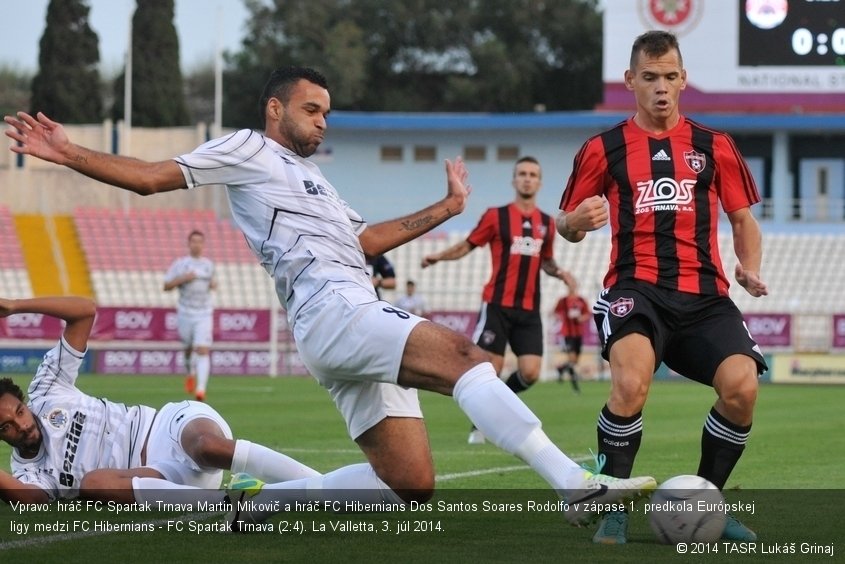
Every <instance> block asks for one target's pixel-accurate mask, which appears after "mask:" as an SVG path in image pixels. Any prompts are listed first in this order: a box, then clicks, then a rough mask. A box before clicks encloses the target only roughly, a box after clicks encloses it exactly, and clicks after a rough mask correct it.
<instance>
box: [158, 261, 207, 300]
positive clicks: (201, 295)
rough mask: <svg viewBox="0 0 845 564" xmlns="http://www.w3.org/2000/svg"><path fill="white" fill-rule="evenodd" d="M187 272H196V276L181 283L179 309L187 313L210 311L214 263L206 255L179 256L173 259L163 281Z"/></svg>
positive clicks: (170, 280) (173, 278)
mask: <svg viewBox="0 0 845 564" xmlns="http://www.w3.org/2000/svg"><path fill="white" fill-rule="evenodd" d="M189 272H193V273H194V274H196V278H194V279H193V280H191V281H190V282H187V283H185V284H181V285H180V286H179V287H178V289H179V311H184V312H187V313H210V312H211V311H212V310H213V309H214V301H213V299H212V297H211V284H212V282H213V281H214V263H213V262H211V260H210V259H208V258H206V257H192V256H190V255H187V256H184V257H180V258H178V259H176V260H175V261H173V264H171V265H170V268H168V269H167V273H166V274H165V275H164V281H165V283H167V282H172V281H173V280H175V279H176V278H179V277H180V276H184V275H185V274H188V273H189Z"/></svg>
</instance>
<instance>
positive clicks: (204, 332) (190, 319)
mask: <svg viewBox="0 0 845 564" xmlns="http://www.w3.org/2000/svg"><path fill="white" fill-rule="evenodd" d="M177 320H178V330H179V339H180V340H181V341H182V344H184V345H185V347H210V346H211V344H212V343H213V342H214V335H213V334H214V314H213V313H212V312H208V311H204V312H200V313H195V312H188V311H179V312H178V315H177Z"/></svg>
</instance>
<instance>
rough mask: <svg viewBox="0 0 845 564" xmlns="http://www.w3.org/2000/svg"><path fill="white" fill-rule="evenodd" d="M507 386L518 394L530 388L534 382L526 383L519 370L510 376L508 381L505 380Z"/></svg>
mask: <svg viewBox="0 0 845 564" xmlns="http://www.w3.org/2000/svg"><path fill="white" fill-rule="evenodd" d="M505 384H507V386H508V388H510V389H511V390H513V393H515V394H518V393H520V392H524V391H525V390H527V389H528V388H530V387H531V384H533V382H526V381H525V380H523V379H522V374H520V373H519V370H515V371H514V373H513V374H511V375H510V376H508V379H507V380H505Z"/></svg>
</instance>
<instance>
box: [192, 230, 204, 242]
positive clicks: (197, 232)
mask: <svg viewBox="0 0 845 564" xmlns="http://www.w3.org/2000/svg"><path fill="white" fill-rule="evenodd" d="M194 235H199V236H200V237H202V238H203V239H205V233H203V232H202V231H200V230H199V229H194V230H193V231H191V232H190V233H188V241H190V240H191V237H193V236H194Z"/></svg>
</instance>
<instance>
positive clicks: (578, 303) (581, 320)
mask: <svg viewBox="0 0 845 564" xmlns="http://www.w3.org/2000/svg"><path fill="white" fill-rule="evenodd" d="M566 285H567V287H568V288H569V292H568V293H567V294H566V295H565V296H563V297H562V298H560V299H559V300H558V301H557V304H556V305H555V312H554V313H555V315H556V316H557V318H558V321H559V322H560V337H561V338H562V339H563V343H562V344H563V352H564V353H566V361H565V362H564V363H562V364H560V365H558V366H557V376H558V382H563V375H564V374H567V373H568V374H569V381H570V382H571V383H572V389H573V390H575V393H577V394H580V393H581V389H580V388H579V387H578V370H577V368H578V359H579V358H581V347H582V346H583V344H584V324H585V323H587V321H589V319H590V306H589V304H588V303H587V300H585V299H584V298H583V297H582V296H581V294H579V293H578V282H577V281H576V280H575V278H571V279H570V280H568V281H567V282H566Z"/></svg>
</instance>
